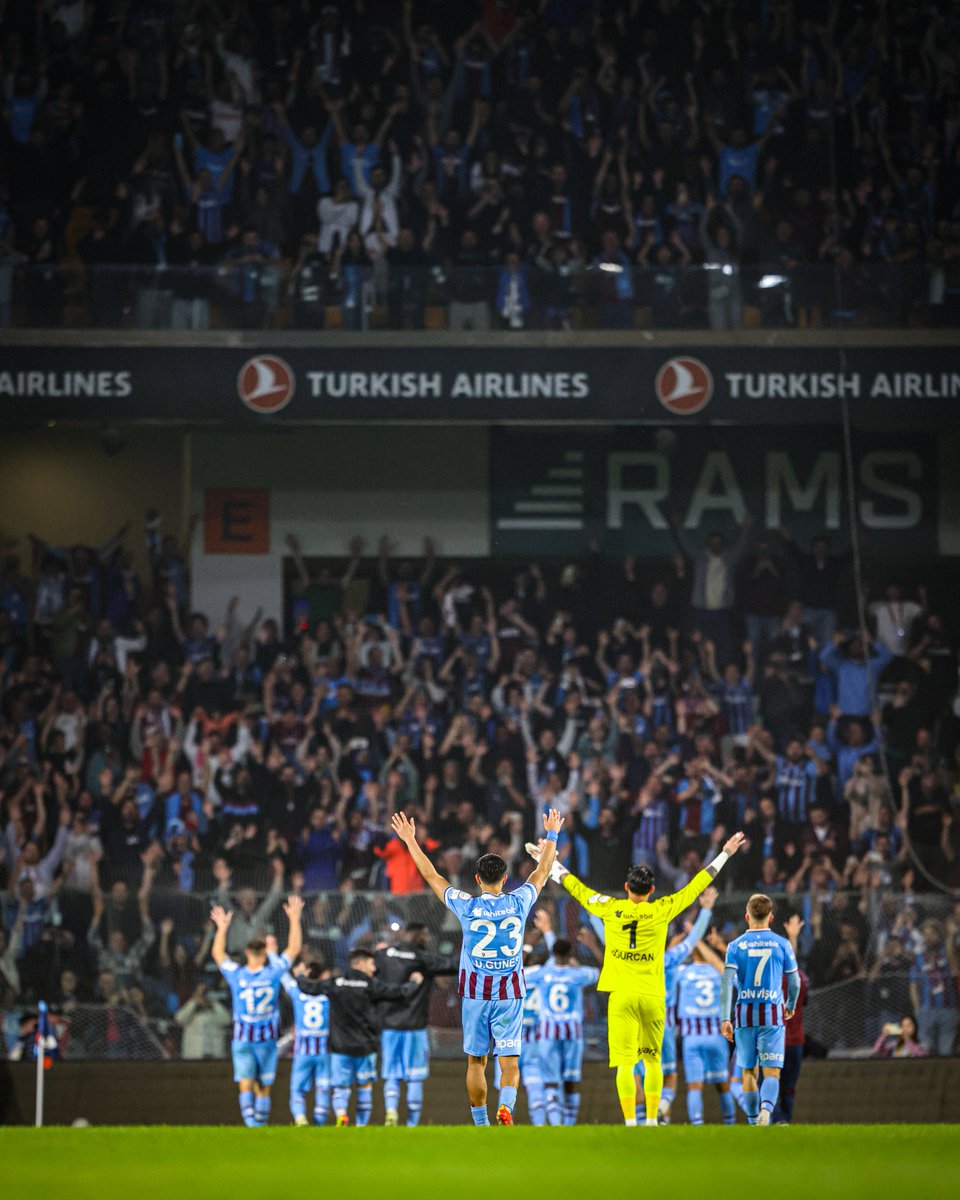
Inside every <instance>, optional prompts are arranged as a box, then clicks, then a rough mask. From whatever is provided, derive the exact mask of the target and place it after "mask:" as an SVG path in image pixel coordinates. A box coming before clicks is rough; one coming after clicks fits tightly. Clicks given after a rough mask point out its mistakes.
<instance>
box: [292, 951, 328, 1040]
mask: <svg viewBox="0 0 960 1200" xmlns="http://www.w3.org/2000/svg"><path fill="white" fill-rule="evenodd" d="M280 982H281V983H282V984H283V990H284V991H285V992H286V993H287V995H288V996H289V997H290V1000H291V1003H292V1004H293V1030H294V1036H293V1053H294V1054H295V1055H301V1054H303V1055H319V1054H326V1052H327V1038H328V1037H329V1036H330V1001H329V999H328V998H327V997H326V996H308V995H307V994H306V993H305V992H301V991H300V984H299V983H297V980H296V977H295V976H293V975H291V974H290V972H289V971H288V972H287V973H286V974H285V975H284V976H283V978H282V979H281V981H280Z"/></svg>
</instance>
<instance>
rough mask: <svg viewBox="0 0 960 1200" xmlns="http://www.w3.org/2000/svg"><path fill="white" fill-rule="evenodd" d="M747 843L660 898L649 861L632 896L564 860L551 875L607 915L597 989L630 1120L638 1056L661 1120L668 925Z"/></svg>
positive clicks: (647, 1095)
mask: <svg viewBox="0 0 960 1200" xmlns="http://www.w3.org/2000/svg"><path fill="white" fill-rule="evenodd" d="M743 842H744V836H743V834H742V833H735V834H734V835H733V837H731V838H730V839H729V840H728V841H727V843H726V844H725V845H724V847H723V850H721V852H720V853H719V854H718V855H717V857H716V858H715V859H714V860H713V862H711V863H710V864H709V865H708V866H706V867H704V869H703V870H702V871H698V872H697V874H696V875H694V877H693V879H691V880H690V882H689V883H688V884H687V886H686V887H685V888H682V889H681V890H680V891H679V892H675V893H674V894H673V895H672V896H664V897H662V898H661V899H659V900H654V899H653V872H652V871H651V870H650V868H649V867H646V866H634V867H631V868H630V870H629V871H628V872H627V879H626V883H625V884H624V890H625V891H626V897H625V898H623V899H616V898H614V897H613V896H605V895H603V894H601V893H598V892H595V891H593V889H592V888H590V887H589V886H588V885H587V884H585V883H582V882H581V881H580V880H579V879H577V878H576V876H574V875H572V874H571V873H570V872H569V871H568V870H567V869H566V867H563V866H562V865H561V864H560V863H556V862H554V864H553V867H552V869H551V876H550V877H551V878H552V879H554V880H556V882H557V883H560V884H561V885H562V886H563V887H564V888H565V889H566V890H567V891H568V892H569V893H570V895H571V896H573V897H574V899H575V900H577V901H578V902H579V903H580V904H582V905H583V907H584V908H585V909H586V910H587V912H588V913H589V914H590V915H591V917H598V918H599V919H600V920H601V921H602V922H603V931H604V954H603V969H602V971H601V972H600V981H599V983H598V984H597V991H599V992H609V993H610V1002H609V1004H608V1006H607V1042H608V1049H609V1061H610V1066H611V1067H615V1068H616V1071H617V1096H618V1097H619V1100H620V1108H621V1111H622V1112H623V1120H624V1123H625V1124H626V1125H636V1123H637V1115H636V1105H637V1100H636V1084H635V1083H634V1074H633V1071H634V1066H635V1064H636V1062H637V1059H642V1061H643V1065H644V1080H643V1092H644V1099H645V1101H646V1112H647V1116H646V1121H645V1124H647V1125H656V1124H657V1111H658V1109H659V1106H660V1092H661V1089H662V1087H663V1070H662V1068H661V1066H660V1049H661V1045H662V1043H663V1029H664V1024H665V1022H666V1009H667V999H666V984H665V982H664V975H663V957H664V948H665V942H666V937H667V929H668V927H669V925H670V922H671V921H672V920H673V918H674V917H676V916H678V915H679V914H680V913H682V912H683V911H684V909H686V908H688V907H689V906H690V905H691V904H692V903H693V901H694V900H696V898H697V897H698V896H699V895H700V893H701V892H703V891H705V890H706V889H707V888H708V887H709V886H710V883H711V881H712V880H713V879H715V878H716V877H717V875H718V874H719V873H720V871H721V870H722V869H723V866H724V864H725V863H726V862H727V860H728V859H729V858H730V857H731V856H732V855H734V854H736V852H737V851H738V850H739V849H740V847H741V846H742V845H743ZM527 849H528V851H529V852H530V854H531V856H532V857H533V858H534V859H537V860H539V862H540V864H541V865H542V864H543V861H544V859H545V858H546V857H547V856H546V854H545V853H544V849H545V847H544V844H543V843H540V845H538V846H528V847H527ZM550 857H551V858H552V857H553V856H552V855H551V856H550Z"/></svg>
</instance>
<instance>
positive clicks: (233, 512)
mask: <svg viewBox="0 0 960 1200" xmlns="http://www.w3.org/2000/svg"><path fill="white" fill-rule="evenodd" d="M203 552H204V554H269V553H270V496H269V493H268V492H267V491H266V489H264V488H210V489H208V490H207V491H206V492H205V493H204V500H203Z"/></svg>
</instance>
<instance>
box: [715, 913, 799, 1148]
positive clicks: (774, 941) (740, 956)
mask: <svg viewBox="0 0 960 1200" xmlns="http://www.w3.org/2000/svg"><path fill="white" fill-rule="evenodd" d="M746 920H747V931H746V933H742V934H741V935H740V936H739V937H738V938H734V940H733V941H732V942H731V943H730V945H729V946H727V956H726V960H725V962H724V966H723V981H722V983H721V985H720V1014H721V1017H722V1018H723V1023H722V1024H721V1026H720V1029H721V1032H722V1033H723V1036H724V1037H725V1038H726V1039H727V1040H728V1041H731V1042H733V1043H734V1045H735V1046H736V1048H737V1064H738V1065H739V1066H740V1068H741V1069H742V1072H743V1107H744V1110H745V1111H746V1114H747V1120H748V1121H749V1122H750V1124H751V1125H769V1124H770V1119H771V1116H772V1114H773V1110H774V1109H775V1108H776V1106H777V1098H778V1097H779V1095H780V1071H781V1070H782V1068H783V1057H784V1047H785V1045H786V1028H785V1026H786V1023H787V1021H789V1020H790V1018H791V1017H792V1016H793V1014H794V1010H795V1009H796V1007H797V998H798V996H799V995H800V974H799V970H798V967H797V956H796V955H795V954H794V952H793V947H792V946H791V945H790V942H789V941H788V940H787V938H785V937H781V936H780V934H778V933H774V932H773V930H772V929H771V928H770V923H771V921H772V920H773V901H772V900H771V899H770V897H769V896H764V895H762V894H759V893H758V894H757V895H755V896H751V897H750V899H749V900H748V901H747V912H746ZM784 976H786V979H787V1001H786V1005H784V1001H783V979H784ZM734 990H736V1000H737V1008H736V1014H734V1011H733V1000H734ZM734 1016H736V1021H734ZM758 1067H763V1083H761V1084H760V1085H759V1089H758V1085H757V1073H758Z"/></svg>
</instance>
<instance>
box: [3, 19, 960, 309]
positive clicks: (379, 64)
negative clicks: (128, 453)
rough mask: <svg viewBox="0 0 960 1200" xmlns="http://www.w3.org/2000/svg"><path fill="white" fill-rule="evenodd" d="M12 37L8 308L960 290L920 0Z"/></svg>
mask: <svg viewBox="0 0 960 1200" xmlns="http://www.w3.org/2000/svg"><path fill="white" fill-rule="evenodd" d="M690 10H692V12H693V15H692V17H691V16H690ZM0 46H2V59H0V83H2V91H3V111H2V120H0V328H3V327H4V326H6V325H9V324H11V323H13V324H15V325H20V326H28V327H62V326H66V327H85V326H93V327H102V328H114V327H132V328H136V329H169V328H173V329H193V330H204V329H207V328H210V327H222V328H252V329H256V328H263V327H267V328H285V327H297V328H304V329H320V328H327V329H331V328H335V329H345V330H356V329H366V328H391V329H417V328H430V329H444V328H449V329H451V330H460V329H488V328H503V329H507V330H512V329H523V328H555V329H565V328H571V327H583V328H592V327H597V326H599V327H601V328H611V329H622V328H634V327H636V326H640V327H652V328H669V329H673V328H704V327H708V326H709V327H710V328H714V329H731V328H740V327H756V326H763V327H767V328H777V327H793V326H801V327H810V326H814V327H815V326H830V325H832V326H858V325H865V324H872V325H904V324H908V325H909V324H912V325H921V326H931V325H942V324H948V325H950V324H955V323H956V320H957V314H958V312H960V141H958V131H960V122H958V117H957V112H958V86H960V84H958V50H957V47H958V18H957V14H956V10H955V7H954V6H951V5H949V4H946V3H942V2H938V0H923V2H918V3H912V4H909V5H888V4H883V3H870V2H867V3H862V4H841V3H839V2H837V0H815V2H813V3H807V4H803V5H797V4H794V3H790V2H787V0H780V2H777V3H770V4H768V3H760V2H758V0H756V2H755V0H745V2H742V3H735V2H732V0H698V3H696V4H693V5H682V4H681V3H680V0H659V3H656V4H641V3H640V0H477V2H476V3H473V4H456V5H453V4H447V3H443V2H441V0H416V2H415V3H414V2H413V0H404V2H403V3H399V2H398V0H352V2H351V3H341V4H333V3H329V4H320V5H307V4H297V3H293V2H292V0H276V2H274V3H270V4H245V3H238V4H219V3H216V2H215V0H196V2H195V3H191V4H185V5H173V4H138V3H133V2H132V0H116V2H114V3H109V4H108V3H104V2H101V0H94V2H92V3H86V4H84V3H79V2H75V3H71V2H69V0H50V2H48V3H45V4H43V5H41V6H40V7H39V8H38V9H36V10H35V9H34V8H32V7H31V6H29V5H19V4H10V5H5V6H4V8H3V10H2V13H0Z"/></svg>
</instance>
